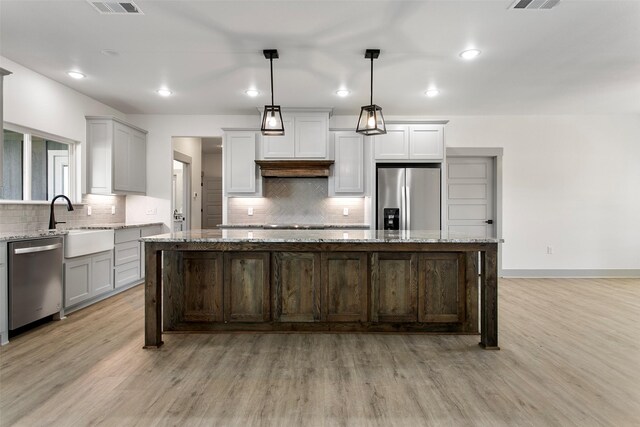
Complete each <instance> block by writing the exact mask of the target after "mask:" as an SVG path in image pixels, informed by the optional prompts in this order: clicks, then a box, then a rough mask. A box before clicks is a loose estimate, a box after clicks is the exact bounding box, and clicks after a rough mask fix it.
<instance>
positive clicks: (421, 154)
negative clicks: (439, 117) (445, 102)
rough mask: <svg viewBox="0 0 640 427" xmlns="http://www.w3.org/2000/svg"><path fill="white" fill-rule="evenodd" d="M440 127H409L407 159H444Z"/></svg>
mask: <svg viewBox="0 0 640 427" xmlns="http://www.w3.org/2000/svg"><path fill="white" fill-rule="evenodd" d="M443 134H444V132H443V129H442V126H440V125H411V126H409V158H410V159H412V160H440V159H442V158H443V157H444V137H443Z"/></svg>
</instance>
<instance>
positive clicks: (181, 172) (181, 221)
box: [171, 151, 191, 232]
mask: <svg viewBox="0 0 640 427" xmlns="http://www.w3.org/2000/svg"><path fill="white" fill-rule="evenodd" d="M171 184H172V185H171V204H172V207H173V216H172V219H173V223H172V226H171V228H172V231H174V232H177V231H185V230H190V229H191V199H190V197H189V195H190V194H191V157H189V156H186V155H184V154H182V153H179V152H177V151H174V152H173V167H172V177H171Z"/></svg>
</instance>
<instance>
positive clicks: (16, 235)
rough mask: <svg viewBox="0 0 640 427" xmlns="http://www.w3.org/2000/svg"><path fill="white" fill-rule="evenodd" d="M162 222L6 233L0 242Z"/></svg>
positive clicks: (143, 225) (94, 225)
mask: <svg viewBox="0 0 640 427" xmlns="http://www.w3.org/2000/svg"><path fill="white" fill-rule="evenodd" d="M163 224H164V223H162V222H140V223H126V224H125V223H123V222H115V223H112V224H108V223H107V224H92V225H83V226H79V227H71V228H69V229H60V230H51V231H49V230H38V231H6V232H3V233H0V242H2V241H6V240H24V239H37V238H44V237H53V236H64V235H65V234H67V233H68V231H69V230H120V229H124V228H134V227H150V226H153V225H163Z"/></svg>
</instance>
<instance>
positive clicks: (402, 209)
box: [400, 185, 407, 230]
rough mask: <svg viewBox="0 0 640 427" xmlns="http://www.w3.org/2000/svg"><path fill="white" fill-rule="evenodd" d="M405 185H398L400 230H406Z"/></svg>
mask: <svg viewBox="0 0 640 427" xmlns="http://www.w3.org/2000/svg"><path fill="white" fill-rule="evenodd" d="M405 188H406V187H405V186H404V185H403V186H402V187H400V199H401V203H400V229H401V230H406V229H407V223H406V218H407V199H406V197H405Z"/></svg>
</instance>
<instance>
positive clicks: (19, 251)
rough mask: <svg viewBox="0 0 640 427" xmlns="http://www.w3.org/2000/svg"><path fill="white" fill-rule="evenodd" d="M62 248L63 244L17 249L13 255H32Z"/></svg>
mask: <svg viewBox="0 0 640 427" xmlns="http://www.w3.org/2000/svg"><path fill="white" fill-rule="evenodd" d="M61 247H62V243H54V244H53V245H46V246H35V247H33V248H16V249H14V250H13V253H14V254H16V255H22V254H32V253H35V252H45V251H52V250H54V249H58V248H61Z"/></svg>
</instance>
